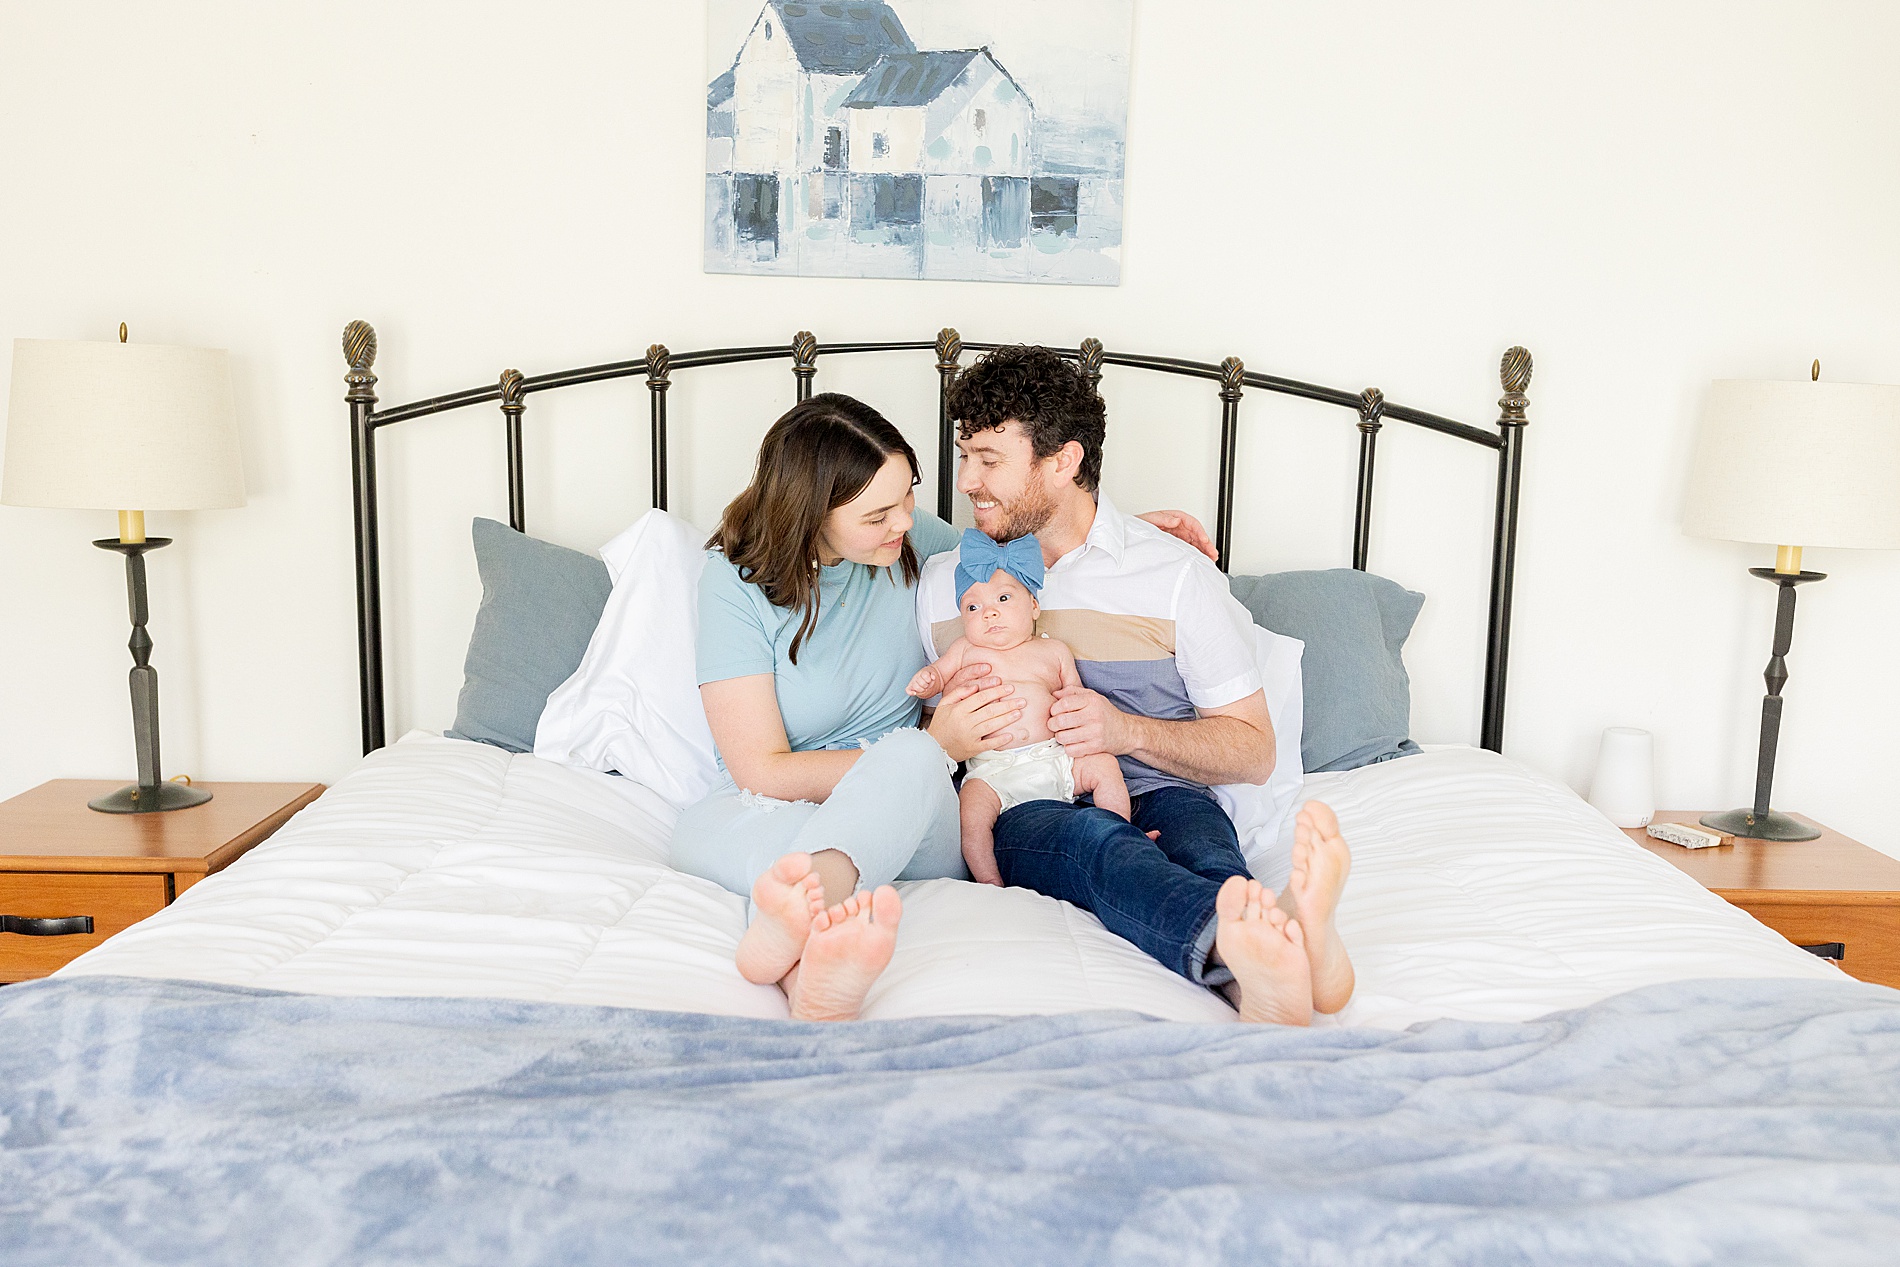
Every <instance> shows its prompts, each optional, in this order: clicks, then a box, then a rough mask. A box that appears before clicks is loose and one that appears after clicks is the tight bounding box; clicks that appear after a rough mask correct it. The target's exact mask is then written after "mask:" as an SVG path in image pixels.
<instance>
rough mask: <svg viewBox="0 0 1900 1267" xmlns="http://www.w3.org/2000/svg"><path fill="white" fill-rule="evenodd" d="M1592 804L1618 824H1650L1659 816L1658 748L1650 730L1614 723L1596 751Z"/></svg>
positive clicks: (1591, 789) (1625, 825) (1606, 730)
mask: <svg viewBox="0 0 1900 1267" xmlns="http://www.w3.org/2000/svg"><path fill="white" fill-rule="evenodd" d="M1590 804H1592V805H1594V806H1596V807H1597V808H1598V809H1600V810H1602V811H1603V816H1604V817H1605V818H1608V819H1609V820H1610V821H1611V822H1613V823H1615V824H1616V825H1617V826H1618V827H1647V826H1649V820H1650V819H1652V818H1654V817H1655V816H1656V777H1655V748H1654V745H1653V743H1652V741H1651V739H1650V734H1649V732H1648V731H1647V730H1638V729H1637V728H1636V727H1634V726H1611V727H1608V728H1607V729H1605V730H1604V732H1603V745H1602V747H1600V748H1599V749H1598V750H1597V772H1596V777H1595V778H1593V779H1591V780H1590Z"/></svg>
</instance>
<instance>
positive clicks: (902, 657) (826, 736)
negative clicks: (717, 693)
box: [696, 510, 959, 764]
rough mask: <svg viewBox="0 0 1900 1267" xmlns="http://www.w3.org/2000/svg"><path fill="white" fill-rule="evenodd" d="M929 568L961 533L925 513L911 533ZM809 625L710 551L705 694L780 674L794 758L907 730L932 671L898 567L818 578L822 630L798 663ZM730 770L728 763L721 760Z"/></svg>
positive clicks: (703, 589) (703, 625)
mask: <svg viewBox="0 0 1900 1267" xmlns="http://www.w3.org/2000/svg"><path fill="white" fill-rule="evenodd" d="M909 535H910V543H911V547H912V548H913V549H914V550H916V552H917V555H918V557H919V558H920V559H922V558H927V557H929V556H930V555H933V554H938V553H941V552H943V551H945V550H954V549H955V548H956V546H957V542H958V540H959V534H958V532H957V530H956V529H955V528H952V527H951V526H950V525H949V524H946V523H945V522H944V521H943V520H941V519H939V518H937V517H936V516H935V515H932V514H930V513H928V512H927V511H923V510H919V511H918V512H917V513H916V518H915V522H913V523H912V524H911V529H910V534H909ZM800 619H801V618H800V617H799V616H798V615H797V614H795V613H794V612H792V611H791V610H790V609H789V608H785V607H774V606H773V605H772V604H771V603H769V602H767V601H766V598H765V592H764V591H763V590H761V589H760V588H759V587H758V586H757V585H754V584H752V583H751V582H750V581H745V580H742V579H740V576H739V569H738V568H736V567H734V566H733V565H732V564H730V563H728V562H727V561H726V556H725V555H724V554H722V553H720V552H719V551H717V550H710V551H708V552H707V557H706V570H705V571H704V572H703V573H701V574H700V578H699V643H698V647H697V656H696V659H697V669H698V674H697V676H698V678H699V683H700V685H702V686H703V685H705V684H706V683H708V682H720V681H724V680H725V679H727V678H735V677H750V676H752V675H753V674H758V673H770V674H773V675H774V676H775V677H776V678H777V690H778V711H779V715H780V716H781V717H782V718H783V719H784V721H785V737H786V738H787V739H789V740H790V741H791V745H792V751H793V752H810V751H813V750H814V749H818V748H851V747H856V746H857V744H858V741H859V740H873V739H877V738H879V737H881V736H883V735H886V734H889V733H890V732H891V731H893V730H896V729H898V728H899V727H902V726H915V725H916V724H917V718H918V714H919V712H920V710H921V709H922V707H923V705H922V703H921V702H920V701H918V700H916V699H913V698H911V697H910V696H908V695H906V694H905V693H904V688H905V687H906V686H909V685H910V680H911V678H913V677H915V676H916V674H917V670H919V669H921V668H923V667H924V665H925V663H926V661H925V660H924V653H923V644H922V641H921V639H919V637H918V635H917V599H916V593H915V591H914V590H913V589H912V588H911V587H910V586H909V585H907V584H905V583H904V574H903V571H902V570H901V569H899V568H896V567H890V568H874V567H870V566H868V565H867V564H863V563H836V564H833V565H832V566H830V567H827V568H821V569H820V570H819V573H818V621H817V623H816V624H815V625H814V626H813V627H812V631H811V632H810V633H809V634H807V635H805V641H804V642H803V643H801V644H799V648H798V663H797V664H793V663H792V659H791V647H792V639H793V637H795V636H796V635H797V633H798V626H799V623H800ZM721 764H724V758H723V757H722V758H721Z"/></svg>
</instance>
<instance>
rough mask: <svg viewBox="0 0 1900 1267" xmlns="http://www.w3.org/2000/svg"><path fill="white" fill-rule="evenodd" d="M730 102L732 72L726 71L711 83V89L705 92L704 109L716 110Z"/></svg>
mask: <svg viewBox="0 0 1900 1267" xmlns="http://www.w3.org/2000/svg"><path fill="white" fill-rule="evenodd" d="M731 100H732V72H731V71H727V72H726V73H725V74H723V75H721V76H720V77H719V78H717V79H715V80H713V81H712V87H710V88H708V89H707V90H706V108H707V109H708V110H717V109H718V108H719V107H720V106H723V105H725V104H726V103H727V102H728V101H731Z"/></svg>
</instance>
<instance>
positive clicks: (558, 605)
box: [444, 519, 613, 752]
mask: <svg viewBox="0 0 1900 1267" xmlns="http://www.w3.org/2000/svg"><path fill="white" fill-rule="evenodd" d="M473 531H474V537H475V567H476V569H477V570H478V571H480V573H481V577H482V605H481V608H480V609H479V610H478V611H477V612H476V613H475V632H474V634H473V635H472V636H471V637H470V638H469V640H468V658H467V659H466V660H465V661H464V662H463V665H462V694H461V696H460V697H459V698H458V699H457V700H456V705H455V728H454V729H453V730H449V731H446V732H444V733H446V734H447V735H448V736H449V738H451V739H472V740H474V741H475V742H477V743H487V744H493V745H495V747H497V748H505V749H507V750H508V751H509V752H532V751H534V728H535V726H537V725H538V724H539V723H540V721H541V710H542V709H544V708H546V707H547V703H548V696H549V695H550V694H552V693H553V691H554V688H555V687H557V686H559V685H560V684H561V683H563V682H565V681H567V679H568V678H570V677H572V676H573V674H574V670H575V669H577V668H579V667H580V663H581V657H582V656H583V655H585V654H587V643H588V640H589V639H590V638H592V637H593V636H594V626H595V625H598V624H599V623H600V613H601V609H602V608H604V607H606V606H607V595H608V594H609V593H611V592H612V590H613V583H612V582H611V581H610V580H609V579H608V577H607V565H606V564H605V563H602V562H601V561H600V560H599V559H598V558H596V557H595V556H594V555H591V554H582V553H581V552H580V551H579V550H569V549H568V548H567V547H565V546H557V545H550V544H549V543H548V542H546V541H536V540H535V539H534V538H533V537H529V536H524V535H523V534H521V533H519V532H516V531H515V530H514V529H513V528H510V527H508V526H507V525H506V524H498V523H496V522H495V521H494V520H492V519H477V520H476V521H475V525H474V530H473Z"/></svg>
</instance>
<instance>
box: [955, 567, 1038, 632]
mask: <svg viewBox="0 0 1900 1267" xmlns="http://www.w3.org/2000/svg"><path fill="white" fill-rule="evenodd" d="M962 606H963V636H964V637H965V638H968V639H969V640H970V642H971V644H972V645H974V646H978V647H988V648H989V649H990V650H992V651H1007V650H1009V649H1010V648H1011V647H1020V646H1021V645H1022V644H1023V643H1025V642H1028V641H1029V640H1030V639H1031V638H1033V637H1035V636H1036V614H1037V612H1038V611H1039V610H1040V609H1039V608H1038V607H1037V605H1036V596H1035V595H1034V594H1031V593H1030V592H1029V587H1028V586H1026V585H1024V584H1023V583H1022V582H1021V581H1019V580H1017V579H1016V578H1015V577H1013V576H1011V575H1010V574H1009V573H1007V572H1005V571H1002V570H1001V569H1000V568H999V569H998V570H997V572H996V575H994V576H992V577H990V579H989V580H987V581H984V582H983V583H981V584H980V585H972V586H971V587H970V588H969V589H967V590H965V591H964V592H963V604H962Z"/></svg>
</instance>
